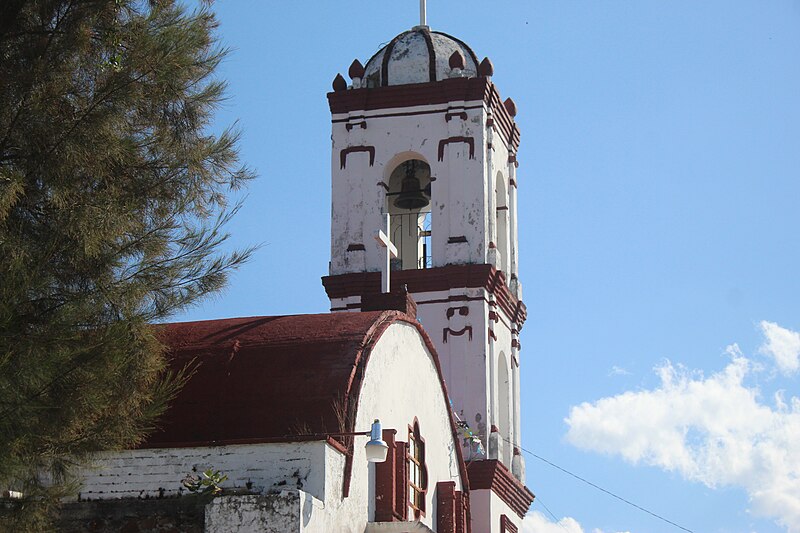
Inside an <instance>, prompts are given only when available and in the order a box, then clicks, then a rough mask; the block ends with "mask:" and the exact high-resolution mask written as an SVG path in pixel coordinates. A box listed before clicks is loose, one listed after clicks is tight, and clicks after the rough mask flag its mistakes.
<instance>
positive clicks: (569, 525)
mask: <svg viewBox="0 0 800 533" xmlns="http://www.w3.org/2000/svg"><path fill="white" fill-rule="evenodd" d="M520 531H521V533H565V532H566V533H584V531H583V527H581V525H580V524H579V523H578V521H577V520H575V519H574V518H570V517H568V516H567V517H564V518H562V519H561V520H559V521H558V522H551V521H550V520H549V519H548V518H547V517H546V516H545V515H544V514H542V513H540V512H539V511H533V512H532V513H530V514H528V515H526V516H525V519H524V520H523V521H522V528H521V529H520ZM592 533H603V530H601V529H596V528H595V529H593V530H592ZM616 533H623V532H621V531H617V532H616ZM624 533H630V531H626V532H624Z"/></svg>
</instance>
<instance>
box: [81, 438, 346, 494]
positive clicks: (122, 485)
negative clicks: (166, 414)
mask: <svg viewBox="0 0 800 533" xmlns="http://www.w3.org/2000/svg"><path fill="white" fill-rule="evenodd" d="M337 455H338V456H340V455H341V453H340V452H338V451H336V450H335V449H333V448H331V447H330V446H329V445H328V444H326V443H325V442H323V441H312V442H293V443H275V444H247V445H243V444H240V445H235V446H213V447H199V448H156V449H142V450H125V451H118V452H103V453H101V454H98V456H97V457H96V458H95V459H94V460H93V461H92V463H93V464H92V467H90V468H87V469H86V470H85V471H84V475H83V478H84V482H83V488H82V489H81V497H82V498H83V499H92V500H94V499H112V498H157V497H163V496H176V495H179V494H185V493H187V491H186V489H185V488H184V487H183V485H182V484H181V480H183V479H184V478H185V477H186V476H187V475H189V474H192V473H198V474H199V473H200V472H203V471H205V470H206V469H209V468H211V469H213V470H219V471H221V472H223V473H224V474H225V475H227V476H228V480H227V481H225V482H224V483H223V484H222V487H223V488H226V489H248V488H249V490H252V491H255V492H263V493H267V492H270V491H275V490H286V489H290V488H295V489H303V490H304V491H306V492H307V493H309V494H311V495H312V496H314V497H315V498H317V499H320V500H323V501H324V499H325V487H326V475H327V474H328V472H327V471H328V469H329V468H331V465H330V463H332V462H333V463H336V462H337V461H336V459H335V456H337Z"/></svg>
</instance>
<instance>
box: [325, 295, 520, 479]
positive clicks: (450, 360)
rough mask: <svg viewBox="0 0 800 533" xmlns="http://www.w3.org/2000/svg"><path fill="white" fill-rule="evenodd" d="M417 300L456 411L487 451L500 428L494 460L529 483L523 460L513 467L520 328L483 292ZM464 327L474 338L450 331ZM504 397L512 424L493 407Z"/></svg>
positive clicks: (335, 303) (471, 453)
mask: <svg viewBox="0 0 800 533" xmlns="http://www.w3.org/2000/svg"><path fill="white" fill-rule="evenodd" d="M413 297H414V299H415V300H416V302H417V317H418V319H419V321H420V322H421V323H422V325H423V326H424V327H425V330H426V331H427V332H428V335H429V336H430V338H431V341H432V342H433V344H434V346H435V347H436V352H437V353H438V355H439V361H440V362H441V365H442V374H443V376H444V378H445V383H446V384H447V390H448V393H449V395H450V399H451V400H452V403H453V408H454V410H455V411H456V413H457V414H458V416H459V417H460V418H461V419H462V420H464V421H466V422H467V423H468V424H469V425H470V427H471V429H472V430H473V431H474V432H475V433H477V434H478V435H479V437H480V438H481V440H482V441H483V443H484V447H485V448H486V449H487V451H488V444H489V428H490V427H491V426H492V425H496V426H498V427H500V429H501V431H502V432H501V433H500V434H499V436H500V443H499V445H498V446H497V447H496V448H495V449H496V450H498V451H501V450H502V452H503V453H500V454H499V455H498V456H496V457H492V458H497V459H500V460H502V461H503V463H504V464H505V465H506V466H507V467H508V468H509V469H512V472H514V475H515V476H517V477H518V478H519V479H520V480H521V481H523V482H524V481H525V477H524V460H523V459H522V457H521V456H520V458H519V459H518V460H517V462H518V463H521V466H522V468H519V467H517V468H514V467H513V466H514V465H513V463H514V460H513V456H512V454H513V445H512V444H511V443H515V444H516V443H519V442H520V432H519V426H520V422H519V386H518V374H519V369H518V368H515V367H514V364H513V357H514V356H518V354H519V351H518V350H517V349H516V348H512V340H513V339H515V338H517V339H518V335H517V334H512V330H513V329H516V326H515V325H514V324H513V323H512V322H511V318H510V317H509V316H508V315H506V313H505V312H504V311H503V310H502V309H501V308H500V307H499V306H497V307H492V306H490V305H489V301H491V295H490V294H489V293H488V292H487V291H486V290H484V289H481V288H462V289H451V290H449V291H435V292H421V293H414V294H413ZM450 297H456V298H459V299H461V298H465V299H466V300H467V301H458V300H456V301H447V300H448V298H450ZM353 300H354V299H353V298H348V299H347V300H345V299H334V300H332V302H331V307H332V308H337V307H340V306H341V307H344V306H345V305H346V303H345V302H347V303H353ZM450 307H466V308H467V309H468V314H467V315H462V314H461V313H458V312H456V313H453V314H452V316H450V317H449V318H448V317H447V310H448V308H450ZM491 310H494V311H495V312H496V313H497V315H498V318H499V320H498V321H497V322H495V321H493V320H490V319H489V311H491ZM465 328H472V329H471V331H472V338H471V339H470V334H469V330H466V331H465V333H463V334H462V335H460V336H456V335H453V334H452V333H451V332H459V331H464V330H465ZM489 328H491V329H492V331H493V332H494V334H495V335H496V336H497V340H494V339H492V338H491V337H490V336H489V334H488V330H489ZM445 329H446V330H447V331H448V334H447V342H444V340H443V339H444V330H445ZM493 351H494V352H495V353H496V354H499V353H500V352H503V353H504V354H505V356H506V357H505V360H504V361H503V368H504V371H503V372H502V373H501V372H500V370H499V368H498V364H499V363H498V361H497V359H498V358H497V357H496V355H493ZM499 374H502V375H503V376H516V379H517V386H516V387H515V385H514V383H515V381H514V380H513V379H507V380H506V379H502V383H498V375H499ZM500 398H503V400H502V401H506V399H507V400H508V402H510V403H509V407H508V413H509V417H512V416H513V420H510V421H509V423H508V424H502V423H500V417H499V414H498V410H497V409H496V408H495V409H493V408H492V404H493V403H494V404H495V405H499V403H500V401H501V400H500ZM503 426H505V427H503ZM461 444H462V450H463V453H464V458H465V459H466V460H470V459H473V458H480V457H477V456H476V455H475V450H474V449H471V448H470V447H469V445H468V443H467V442H466V441H462V443H461Z"/></svg>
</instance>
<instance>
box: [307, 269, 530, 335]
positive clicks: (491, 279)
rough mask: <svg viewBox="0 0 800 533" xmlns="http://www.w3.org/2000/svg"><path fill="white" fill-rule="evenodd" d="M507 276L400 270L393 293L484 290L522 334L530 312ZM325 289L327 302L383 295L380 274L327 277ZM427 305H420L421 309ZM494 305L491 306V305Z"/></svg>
mask: <svg viewBox="0 0 800 533" xmlns="http://www.w3.org/2000/svg"><path fill="white" fill-rule="evenodd" d="M505 279H506V278H505V274H503V272H502V271H499V270H496V269H495V268H494V267H493V266H492V265H485V264H482V265H474V264H468V265H447V266H443V267H436V268H426V269H421V270H397V271H394V272H392V278H391V282H392V290H395V289H400V288H401V287H402V286H403V285H408V292H409V293H412V294H416V293H420V292H437V291H448V290H450V289H457V288H483V289H486V290H487V291H488V292H489V293H490V294H493V295H494V297H495V300H496V301H497V304H498V305H499V306H500V308H501V309H502V310H503V312H504V313H505V314H506V315H507V316H508V317H509V318H510V319H511V321H512V322H515V323H516V324H517V329H518V330H521V329H522V326H523V324H524V323H525V319H526V318H527V317H528V310H527V308H526V307H525V304H524V303H523V302H522V301H521V300H517V298H516V297H515V296H514V295H513V294H512V293H511V291H510V290H509V288H508V286H507V285H506V281H505ZM322 285H324V286H325V292H327V293H328V298H330V299H334V298H348V297H351V296H362V297H363V296H364V295H365V294H378V293H380V292H381V274H380V272H353V273H350V274H339V275H336V276H324V277H323V278H322ZM422 303H424V302H420V305H421V304H422ZM490 305H491V304H490Z"/></svg>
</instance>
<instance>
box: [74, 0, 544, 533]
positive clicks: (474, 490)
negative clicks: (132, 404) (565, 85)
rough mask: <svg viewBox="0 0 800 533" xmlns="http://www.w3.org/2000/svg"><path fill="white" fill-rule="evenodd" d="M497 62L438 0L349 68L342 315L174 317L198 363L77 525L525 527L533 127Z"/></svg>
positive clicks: (335, 291)
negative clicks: (521, 175)
mask: <svg viewBox="0 0 800 533" xmlns="http://www.w3.org/2000/svg"><path fill="white" fill-rule="evenodd" d="M492 75H493V66H492V63H491V61H490V60H489V59H488V58H485V57H484V58H482V59H481V58H479V56H477V55H476V54H475V52H473V50H472V49H471V48H470V47H469V46H468V45H467V44H465V43H464V42H463V41H461V40H459V39H457V38H455V37H452V36H450V35H447V34H445V33H441V32H439V31H434V30H431V29H430V28H429V27H428V26H427V24H426V20H425V14H424V2H423V8H422V9H421V20H420V24H419V25H418V26H415V27H414V28H412V29H411V30H409V31H405V32H403V33H401V34H399V35H397V36H396V37H394V38H393V39H391V41H389V42H388V44H386V46H384V47H383V48H382V49H380V50H379V51H378V52H377V53H376V54H375V55H374V56H372V57H371V58H369V60H367V61H366V62H365V63H361V62H360V61H359V60H357V59H356V60H354V61H353V62H352V64H351V65H350V66H349V70H348V77H349V81H348V80H347V79H345V77H344V76H342V75H341V74H339V75H336V77H335V79H334V80H333V87H332V88H333V90H332V91H331V92H330V93H328V95H327V97H328V102H329V106H330V111H331V128H332V152H331V187H332V195H331V202H332V205H331V248H330V266H329V275H327V276H325V277H324V278H323V279H322V284H323V286H324V290H325V291H326V292H327V295H328V297H329V299H330V312H327V313H321V314H315V315H294V316H261V317H245V318H229V319H220V320H208V321H200V322H185V323H173V324H166V325H163V326H158V327H159V328H161V329H160V334H161V337H162V339H163V341H164V343H165V344H166V346H168V349H169V352H168V353H169V359H170V361H171V363H170V364H171V365H172V366H174V367H175V368H183V367H184V366H186V365H187V364H191V365H193V366H194V368H195V371H194V373H193V374H192V375H191V376H190V377H189V379H188V381H187V383H186V385H185V387H184V388H183V389H182V390H181V392H180V393H179V395H178V396H177V398H176V399H175V400H174V402H173V403H172V405H171V406H170V408H169V410H168V411H167V413H166V415H165V416H164V418H163V419H162V420H161V422H160V424H159V429H158V430H157V431H156V432H155V433H153V434H152V435H150V437H149V438H148V440H147V441H146V443H145V444H144V445H142V446H140V447H139V448H137V449H134V450H127V451H120V452H108V453H104V454H101V455H100V456H98V457H97V458H96V460H95V461H94V462H93V464H92V465H91V467H87V468H86V470H85V472H84V475H83V477H84V484H83V487H82V489H81V493H80V495H79V496H78V497H77V498H76V501H74V502H70V503H68V504H66V505H65V507H64V512H63V514H62V519H61V530H63V531H85V530H90V531H142V532H144V531H207V532H214V533H222V532H234V531H240V532H244V531H247V532H250V531H253V532H255V531H259V532H260V531H263V532H275V533H277V532H298V533H299V532H309V533H311V532H329V531H333V532H357V533H372V532H398V533H399V532H418V531H419V532H424V531H435V532H438V533H467V532H472V533H512V532H517V531H519V529H520V528H521V524H522V520H523V517H524V516H525V514H526V513H527V511H528V509H529V508H530V505H531V504H532V502H533V499H534V495H533V493H532V492H531V491H530V490H529V489H528V488H527V487H526V480H525V461H524V458H523V456H522V455H521V453H520V449H519V443H520V441H521V438H520V386H521V384H520V371H519V370H520V364H521V357H520V350H521V345H520V341H519V338H520V331H521V329H522V327H523V325H524V323H525V319H526V308H525V305H524V304H523V301H522V286H521V283H520V280H519V278H518V259H517V257H518V255H517V243H518V240H517V182H518V177H517V167H518V164H517V159H516V154H517V149H518V146H519V140H520V132H519V129H518V128H517V125H516V123H515V118H514V117H515V115H516V106H515V104H514V102H513V100H511V99H510V98H506V99H503V98H502V97H501V95H500V92H499V90H498V88H497V87H496V86H495V84H494V83H493V82H492ZM208 471H211V472H212V473H214V475H213V476H212V477H214V480H213V483H211V487H212V488H213V489H214V492H217V494H216V495H214V496H213V497H200V496H198V495H197V494H194V493H192V491H191V490H190V489H189V487H191V483H190V482H187V479H188V480H189V481H191V480H196V479H198V476H201V475H202V473H203V472H208Z"/></svg>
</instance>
